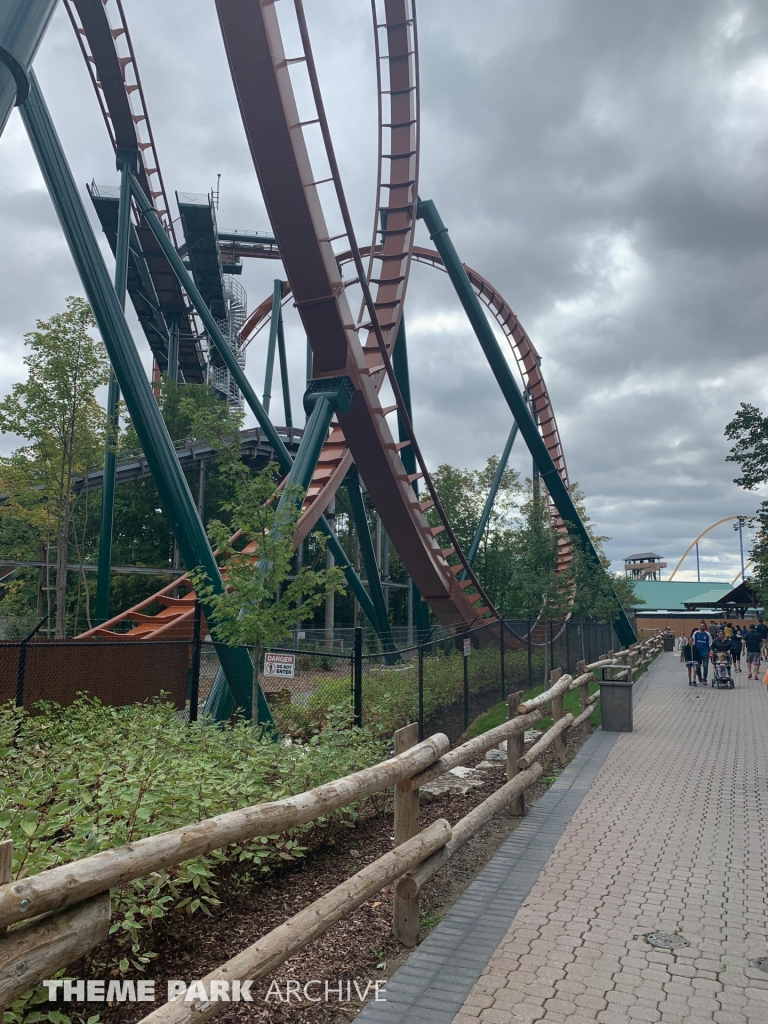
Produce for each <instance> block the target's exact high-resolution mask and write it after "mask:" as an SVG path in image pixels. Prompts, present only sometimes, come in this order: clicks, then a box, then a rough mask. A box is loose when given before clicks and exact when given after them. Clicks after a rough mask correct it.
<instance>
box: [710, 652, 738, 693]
mask: <svg viewBox="0 0 768 1024" xmlns="http://www.w3.org/2000/svg"><path fill="white" fill-rule="evenodd" d="M732 664H733V659H732V658H731V655H730V652H729V651H719V652H718V653H716V654H715V660H714V664H713V665H712V668H713V670H714V672H713V675H712V689H713V690H714V688H715V687H717V688H718V690H723V689H724V690H732V689H733V677H732V675H731V665H732Z"/></svg>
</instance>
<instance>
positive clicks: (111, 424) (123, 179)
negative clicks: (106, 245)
mask: <svg viewBox="0 0 768 1024" xmlns="http://www.w3.org/2000/svg"><path fill="white" fill-rule="evenodd" d="M137 162H138V153H136V152H133V153H123V152H119V153H118V168H119V170H120V206H119V208H118V215H117V243H116V247H115V294H116V295H117V301H118V302H119V303H120V308H121V309H122V310H123V312H125V292H126V288H127V284H128V241H129V238H130V231H131V179H130V177H129V174H130V170H131V169H134V170H135V168H136V164H137ZM119 402H120V385H119V384H118V383H117V377H116V376H115V371H114V369H112V368H111V367H110V371H109V388H108V390H107V443H106V445H105V448H104V476H103V478H102V479H103V482H102V488H101V523H100V526H99V563H98V564H99V568H98V572H97V574H96V614H95V616H94V621H95V624H96V625H97V626H100V625H101V624H102V622H106V621H107V619H108V618H109V595H110V591H111V589H112V539H113V534H114V520H115V486H116V483H117V452H116V451H115V445H116V444H117V431H118V419H119V416H118V403H119Z"/></svg>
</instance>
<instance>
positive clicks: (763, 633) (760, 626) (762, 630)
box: [755, 615, 768, 651]
mask: <svg viewBox="0 0 768 1024" xmlns="http://www.w3.org/2000/svg"><path fill="white" fill-rule="evenodd" d="M755 629H756V630H757V632H758V633H759V634H760V639H761V640H762V642H763V651H765V644H766V641H768V626H766V624H765V623H764V622H763V617H762V615H761V616H760V618H759V619H758V620H757V625H756V626H755Z"/></svg>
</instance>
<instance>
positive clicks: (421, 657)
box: [419, 638, 424, 743]
mask: <svg viewBox="0 0 768 1024" xmlns="http://www.w3.org/2000/svg"><path fill="white" fill-rule="evenodd" d="M423 739H424V641H423V639H422V638H419V743H421V741H422V740H423Z"/></svg>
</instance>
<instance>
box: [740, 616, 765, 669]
mask: <svg viewBox="0 0 768 1024" xmlns="http://www.w3.org/2000/svg"><path fill="white" fill-rule="evenodd" d="M762 645H763V638H762V637H761V636H760V634H759V633H758V631H757V626H756V625H755V623H754V622H753V623H752V624H751V625H750V627H749V629H748V631H747V634H746V636H745V637H744V647H745V648H746V650H747V679H757V678H758V677H759V675H760V648H761V647H762ZM753 672H754V675H753V674H752V673H753Z"/></svg>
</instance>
